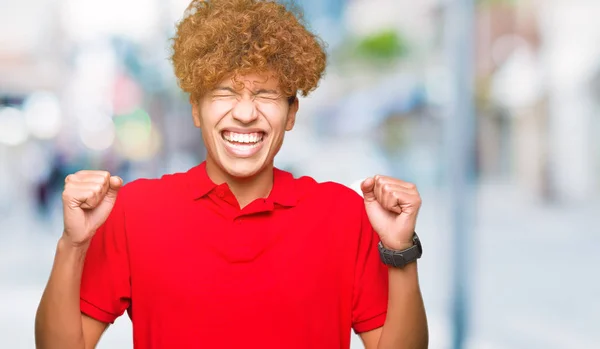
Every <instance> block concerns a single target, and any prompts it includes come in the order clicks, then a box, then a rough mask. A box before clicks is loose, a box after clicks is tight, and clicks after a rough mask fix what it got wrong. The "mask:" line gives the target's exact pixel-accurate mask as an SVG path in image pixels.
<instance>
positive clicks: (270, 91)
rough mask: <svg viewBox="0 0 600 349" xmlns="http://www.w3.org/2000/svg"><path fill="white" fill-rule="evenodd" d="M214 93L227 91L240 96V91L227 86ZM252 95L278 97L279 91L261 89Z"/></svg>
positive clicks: (218, 88)
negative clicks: (272, 95)
mask: <svg viewBox="0 0 600 349" xmlns="http://www.w3.org/2000/svg"><path fill="white" fill-rule="evenodd" d="M213 91H215V92H216V91H226V92H231V93H233V94H239V91H236V90H235V89H233V88H231V87H227V86H219V87H216V88H215V89H214V90H213ZM252 94H255V95H258V94H275V95H278V94H279V91H276V90H269V89H264V88H262V89H260V90H258V91H256V92H252Z"/></svg>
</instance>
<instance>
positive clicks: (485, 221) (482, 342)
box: [0, 184, 600, 349]
mask: <svg viewBox="0 0 600 349" xmlns="http://www.w3.org/2000/svg"><path fill="white" fill-rule="evenodd" d="M478 193H479V194H478V200H477V213H476V215H475V217H476V220H475V229H474V231H475V232H476V235H475V241H474V246H475V248H474V251H471V252H472V253H473V256H474V257H473V265H472V267H473V270H472V272H473V274H472V280H473V285H472V286H473V287H472V288H471V289H472V294H471V302H472V303H471V310H472V311H471V323H472V332H471V334H472V336H471V339H470V341H469V343H470V348H472V349H475V348H476V349H507V348H511V349H537V348H540V349H541V348H543V349H595V348H600V278H598V276H597V275H598V272H597V271H596V269H597V267H598V266H600V253H598V252H600V217H599V216H600V202H596V203H587V204H585V205H584V204H579V205H569V206H543V205H540V204H538V203H535V202H533V201H531V200H529V199H527V198H526V197H524V196H523V195H522V194H521V193H520V192H519V191H518V190H517V188H514V187H512V186H509V185H499V184H494V185H484V186H482V187H481V188H480V190H479V191H478ZM423 199H424V200H423V201H424V206H423V209H422V211H421V215H420V218H419V227H418V229H419V232H420V235H421V236H422V239H423V241H424V244H425V248H426V250H425V251H426V252H425V255H424V258H423V260H422V261H421V262H420V277H421V284H422V289H423V295H424V297H425V301H426V306H427V309H428V316H429V322H430V337H431V345H430V348H432V349H446V348H449V339H450V321H449V318H448V316H447V315H448V310H449V301H450V297H451V296H450V292H449V289H450V288H449V285H450V277H451V271H452V269H451V266H450V264H449V263H450V256H451V254H452V253H462V252H463V251H451V250H450V248H449V246H451V241H452V240H451V236H450V235H449V234H450V232H449V230H448V219H447V215H446V212H447V207H448V205H450V204H451V203H452V201H451V200H449V199H448V198H446V197H444V195H443V193H427V192H424V193H423ZM21 205H22V206H15V207H12V208H11V212H9V213H6V212H5V213H4V215H0V348H2V349H4V348H11V349H13V348H14V349H20V348H33V347H34V344H33V319H34V315H35V309H36V306H37V302H38V301H39V298H40V296H41V292H42V289H43V287H44V283H45V282H46V279H47V277H48V273H49V270H50V267H51V263H52V258H53V254H54V248H55V243H56V239H57V237H58V234H59V232H60V226H61V221H60V215H59V214H58V213H59V212H58V211H57V212H56V214H55V215H54V218H53V219H52V220H50V221H40V220H37V219H35V218H34V216H33V214H32V213H31V212H30V211H29V209H28V208H29V205H28V204H27V203H26V202H23V203H21ZM131 347H132V345H131V324H130V321H129V319H128V318H127V317H123V318H121V319H119V320H117V322H116V323H115V325H114V326H112V327H111V328H110V329H109V330H108V331H107V333H106V334H105V336H104V337H103V339H102V341H101V344H100V345H99V348H131ZM358 348H362V346H361V345H360V343H359V341H358V340H356V338H354V342H353V345H352V349H358Z"/></svg>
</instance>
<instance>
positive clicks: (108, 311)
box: [80, 188, 131, 323]
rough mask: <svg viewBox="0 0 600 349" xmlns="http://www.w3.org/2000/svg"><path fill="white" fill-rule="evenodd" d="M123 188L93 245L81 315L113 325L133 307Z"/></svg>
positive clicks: (87, 262)
mask: <svg viewBox="0 0 600 349" xmlns="http://www.w3.org/2000/svg"><path fill="white" fill-rule="evenodd" d="M125 190H126V188H122V189H121V191H120V193H119V195H118V196H117V200H116V202H115V206H114V207H113V209H112V211H111V213H110V215H109V217H108V219H107V220H106V222H105V223H104V224H103V225H102V226H101V227H100V228H99V229H98V230H97V231H96V234H95V235H94V237H93V238H92V241H91V242H90V246H89V248H88V251H87V254H86V258H85V263H84V267H83V275H82V278H81V294H80V309H81V312H82V313H84V314H86V315H88V316H90V317H92V318H94V319H96V320H98V321H102V322H105V323H113V322H114V321H115V319H116V318H117V317H119V316H121V315H122V314H123V313H124V312H125V310H126V309H127V308H128V307H129V305H130V299H131V283H130V273H129V256H128V249H127V238H126V235H125V214H124V203H123V201H124V196H125V195H124V192H125Z"/></svg>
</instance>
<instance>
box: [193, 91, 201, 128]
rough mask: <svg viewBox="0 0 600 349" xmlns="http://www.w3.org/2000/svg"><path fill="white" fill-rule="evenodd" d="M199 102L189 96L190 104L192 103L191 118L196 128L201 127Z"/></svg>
mask: <svg viewBox="0 0 600 349" xmlns="http://www.w3.org/2000/svg"><path fill="white" fill-rule="evenodd" d="M199 103H200V102H198V101H197V100H195V99H194V98H193V97H192V96H190V104H191V105H192V118H193V119H194V125H195V126H196V127H198V128H202V123H201V118H200V106H199Z"/></svg>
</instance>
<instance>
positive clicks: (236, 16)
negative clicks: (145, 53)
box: [171, 0, 326, 100]
mask: <svg viewBox="0 0 600 349" xmlns="http://www.w3.org/2000/svg"><path fill="white" fill-rule="evenodd" d="M171 59H172V61H173V67H174V70H175V75H176V76H177V79H178V83H179V86H180V87H181V89H182V90H183V91H185V92H187V93H189V94H191V96H192V98H199V97H200V96H201V95H202V94H203V93H204V92H206V91H208V90H210V89H212V88H214V87H215V86H216V85H217V84H218V83H219V82H220V81H222V80H223V79H224V78H226V77H228V76H232V78H233V79H234V81H235V82H236V84H240V82H239V81H238V80H237V78H238V77H240V76H243V75H246V74H248V73H266V72H270V73H271V72H272V73H273V74H274V76H275V77H276V78H277V79H279V86H280V88H281V89H282V92H283V93H285V95H286V96H288V97H293V96H295V95H296V94H297V93H298V92H300V93H301V94H302V95H303V96H307V95H308V94H309V93H310V92H312V91H313V90H314V89H315V88H316V87H317V85H318V83H319V81H320V79H321V77H322V76H323V73H324V70H325V65H326V54H325V44H324V43H323V41H322V40H321V39H320V38H319V37H317V36H316V35H314V34H313V33H311V32H310V31H308V29H306V27H305V26H304V24H303V23H302V14H301V13H300V11H299V10H297V9H293V8H288V7H286V6H285V5H283V4H281V3H278V2H276V1H274V0H262V1H261V0H194V1H192V3H191V4H190V6H189V7H188V9H187V10H186V15H185V17H184V18H183V20H182V21H181V22H179V24H178V25H177V32H176V35H175V37H174V38H173V54H172V57H171ZM292 100H293V99H292Z"/></svg>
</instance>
